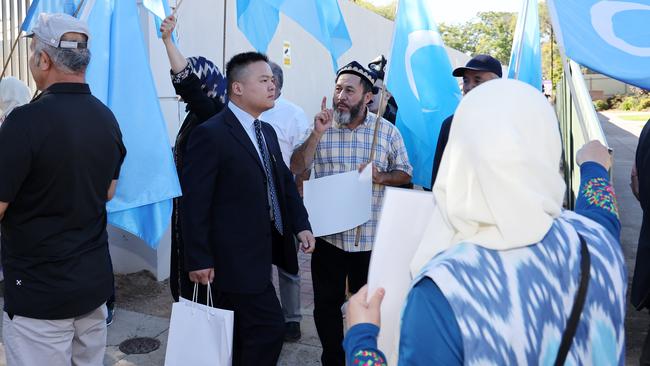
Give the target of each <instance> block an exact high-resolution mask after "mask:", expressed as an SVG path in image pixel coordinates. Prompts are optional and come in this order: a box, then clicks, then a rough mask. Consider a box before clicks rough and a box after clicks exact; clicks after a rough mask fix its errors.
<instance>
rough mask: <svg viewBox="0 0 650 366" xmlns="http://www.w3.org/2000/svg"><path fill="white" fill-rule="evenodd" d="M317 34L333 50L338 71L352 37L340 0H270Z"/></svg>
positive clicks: (274, 5) (320, 40) (283, 11)
mask: <svg viewBox="0 0 650 366" xmlns="http://www.w3.org/2000/svg"><path fill="white" fill-rule="evenodd" d="M266 1H267V2H268V3H269V4H271V5H272V6H273V7H275V8H276V9H278V10H280V11H281V12H282V13H284V14H285V15H286V16H288V17H289V18H291V19H293V20H294V21H295V22H296V23H298V24H299V25H300V26H301V27H302V28H304V29H305V30H306V31H307V32H308V33H309V34H311V35H312V36H314V38H316V40H318V42H320V43H321V44H322V45H323V46H324V47H325V48H327V50H328V51H329V53H330V55H331V57H332V65H333V66H334V71H336V70H337V69H338V62H337V60H338V58H339V57H341V55H343V54H344V53H345V52H346V51H347V50H349V49H350V47H352V39H350V34H349V33H348V28H347V26H346V25H345V19H344V18H343V14H342V13H341V8H340V7H339V3H338V1H337V0H266Z"/></svg>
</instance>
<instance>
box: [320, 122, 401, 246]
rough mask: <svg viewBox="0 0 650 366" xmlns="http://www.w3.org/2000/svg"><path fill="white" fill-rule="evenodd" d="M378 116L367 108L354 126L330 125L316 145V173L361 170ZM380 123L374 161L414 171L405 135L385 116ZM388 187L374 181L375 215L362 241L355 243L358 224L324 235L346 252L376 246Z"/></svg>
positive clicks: (382, 168)
mask: <svg viewBox="0 0 650 366" xmlns="http://www.w3.org/2000/svg"><path fill="white" fill-rule="evenodd" d="M375 118H376V117H375V114H372V113H370V112H368V111H367V112H366V119H365V120H364V122H363V123H362V124H361V125H359V126H358V127H357V128H356V129H354V130H350V129H349V128H346V127H341V128H338V127H337V126H336V125H335V126H333V127H332V128H330V129H328V130H327V131H326V132H325V133H324V134H323V137H322V138H321V140H320V142H319V143H318V147H317V148H316V155H315V157H314V163H313V169H314V175H315V177H316V178H321V177H325V176H328V175H333V174H339V173H345V172H349V171H352V170H357V169H359V165H361V164H364V163H367V162H368V160H369V159H370V149H371V147H372V139H373V135H374V133H375ZM378 123H381V125H380V127H379V132H378V135H377V145H376V146H375V157H374V160H373V164H374V165H375V166H376V167H377V169H379V171H380V172H391V171H394V170H401V171H403V172H405V173H407V174H409V175H412V173H413V168H412V167H411V164H409V159H408V155H407V153H406V146H405V145H404V140H403V139H402V135H401V134H400V133H399V131H398V130H397V128H396V127H395V126H393V125H392V124H391V123H390V122H388V121H386V120H385V119H383V118H382V119H381V120H380V121H378ZM385 190H386V187H385V186H384V185H380V184H373V185H372V216H371V218H370V220H369V221H368V222H366V223H365V224H363V225H361V238H360V240H359V244H358V245H355V241H356V233H357V229H356V228H354V229H352V230H348V231H344V232H341V233H337V234H333V235H328V236H324V237H323V239H324V240H326V241H327V242H329V243H332V244H333V245H335V246H336V247H338V248H340V249H343V250H345V251H346V252H365V251H369V250H372V245H373V243H374V241H375V231H376V229H377V220H378V218H379V212H380V211H381V205H382V202H383V198H384V191H385Z"/></svg>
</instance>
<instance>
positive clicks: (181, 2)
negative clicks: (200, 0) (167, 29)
mask: <svg viewBox="0 0 650 366" xmlns="http://www.w3.org/2000/svg"><path fill="white" fill-rule="evenodd" d="M181 4H183V0H178V2H177V3H176V7H175V8H174V10H173V11H172V16H176V12H177V11H178V9H179V8H180V7H181Z"/></svg>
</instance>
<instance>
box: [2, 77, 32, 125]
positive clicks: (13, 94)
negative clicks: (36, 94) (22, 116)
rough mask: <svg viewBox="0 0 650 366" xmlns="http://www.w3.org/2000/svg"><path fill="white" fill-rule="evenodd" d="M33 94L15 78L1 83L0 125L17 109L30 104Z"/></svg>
mask: <svg viewBox="0 0 650 366" xmlns="http://www.w3.org/2000/svg"><path fill="white" fill-rule="evenodd" d="M30 99H31V92H30V90H29V88H28V87H27V85H25V83H23V82H22V81H20V80H18V79H16V78H15V77H13V76H7V77H5V78H3V79H2V80H1V81H0V124H1V123H2V122H4V120H5V119H6V118H7V116H8V115H9V113H11V111H13V110H14V108H16V107H20V106H21V105H23V104H27V103H29V101H30Z"/></svg>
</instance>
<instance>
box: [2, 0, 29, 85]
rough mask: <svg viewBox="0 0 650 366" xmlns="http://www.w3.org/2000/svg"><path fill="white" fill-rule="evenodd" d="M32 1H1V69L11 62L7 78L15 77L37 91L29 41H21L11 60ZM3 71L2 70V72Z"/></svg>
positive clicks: (6, 74) (8, 65)
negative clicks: (13, 46)
mask: <svg viewBox="0 0 650 366" xmlns="http://www.w3.org/2000/svg"><path fill="white" fill-rule="evenodd" d="M31 3H32V0H0V60H1V61H2V63H1V64H0V68H2V66H3V65H4V64H5V63H6V62H7V61H8V60H9V63H8V64H7V71H6V72H5V76H14V77H17V78H19V79H20V80H22V81H24V82H25V83H27V85H28V86H29V87H30V88H32V89H35V88H36V86H35V84H34V80H33V79H32V77H31V75H30V73H29V66H28V63H27V60H28V57H29V49H28V43H27V39H24V38H23V39H20V40H19V41H18V44H17V46H16V49H15V50H14V52H13V54H12V55H11V58H10V57H9V54H10V53H11V47H12V45H13V43H14V41H15V40H16V38H17V37H18V36H19V35H20V26H21V25H22V22H23V19H25V15H26V14H27V9H29V5H30V4H31ZM0 71H2V70H0Z"/></svg>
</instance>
